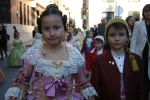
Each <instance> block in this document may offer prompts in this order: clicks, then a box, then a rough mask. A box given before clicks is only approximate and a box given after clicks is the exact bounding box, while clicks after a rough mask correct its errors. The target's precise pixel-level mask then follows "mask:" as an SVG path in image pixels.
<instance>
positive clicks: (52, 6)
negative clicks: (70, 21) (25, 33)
mask: <svg viewBox="0 0 150 100" xmlns="http://www.w3.org/2000/svg"><path fill="white" fill-rule="evenodd" d="M50 14H55V15H58V16H60V17H61V18H62V22H63V26H64V30H65V31H67V26H66V23H67V16H66V15H64V16H62V12H61V11H60V10H59V9H58V6H57V5H55V4H50V5H48V6H47V7H46V10H45V11H44V12H43V13H42V14H41V16H40V18H39V19H38V21H37V24H38V29H39V32H40V33H42V30H41V26H42V25H41V23H42V18H43V17H44V16H48V15H50Z"/></svg>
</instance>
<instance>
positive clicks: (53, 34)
mask: <svg viewBox="0 0 150 100" xmlns="http://www.w3.org/2000/svg"><path fill="white" fill-rule="evenodd" d="M50 36H51V37H53V36H55V32H54V31H53V30H52V29H51V30H50Z"/></svg>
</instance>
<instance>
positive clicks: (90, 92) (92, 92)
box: [82, 87, 98, 100]
mask: <svg viewBox="0 0 150 100" xmlns="http://www.w3.org/2000/svg"><path fill="white" fill-rule="evenodd" d="M82 93H83V95H84V97H85V99H86V100H87V99H89V98H90V97H91V96H94V95H95V96H98V95H97V93H96V91H95V89H94V88H93V87H88V88H85V89H84V90H82Z"/></svg>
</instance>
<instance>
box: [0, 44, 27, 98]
mask: <svg viewBox="0 0 150 100" xmlns="http://www.w3.org/2000/svg"><path fill="white" fill-rule="evenodd" d="M28 48H29V46H27V47H26V49H28ZM0 68H1V69H2V71H3V72H4V74H5V77H6V79H5V81H4V82H3V83H1V84H0V100H5V99H4V94H5V93H6V91H7V89H8V88H9V87H10V86H11V85H12V82H13V79H15V78H16V77H17V75H18V71H19V69H20V68H18V67H16V68H10V67H8V65H7V59H4V60H2V61H0Z"/></svg>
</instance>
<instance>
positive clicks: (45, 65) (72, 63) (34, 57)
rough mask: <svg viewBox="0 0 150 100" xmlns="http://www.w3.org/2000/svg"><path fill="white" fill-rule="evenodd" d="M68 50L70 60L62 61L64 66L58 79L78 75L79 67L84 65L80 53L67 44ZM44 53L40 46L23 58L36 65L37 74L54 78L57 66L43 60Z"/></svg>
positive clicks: (33, 48)
mask: <svg viewBox="0 0 150 100" xmlns="http://www.w3.org/2000/svg"><path fill="white" fill-rule="evenodd" d="M66 48H67V50H68V53H69V60H62V62H63V64H62V66H60V67H59V68H58V78H61V77H63V76H64V77H66V76H68V75H69V74H74V73H77V72H78V67H82V66H83V65H84V59H83V57H82V55H81V54H80V52H79V51H77V50H76V49H75V48H74V47H72V46H70V45H68V44H66ZM43 52H44V50H43V46H42V44H40V45H38V46H37V47H31V48H30V49H29V50H28V51H27V52H26V53H25V54H24V55H23V57H22V58H23V59H27V60H28V61H29V63H30V64H31V65H35V66H34V70H35V71H36V72H40V73H42V74H44V75H45V76H46V77H49V76H51V77H53V78H54V70H55V66H54V65H53V64H52V60H46V59H43V54H42V53H43Z"/></svg>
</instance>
